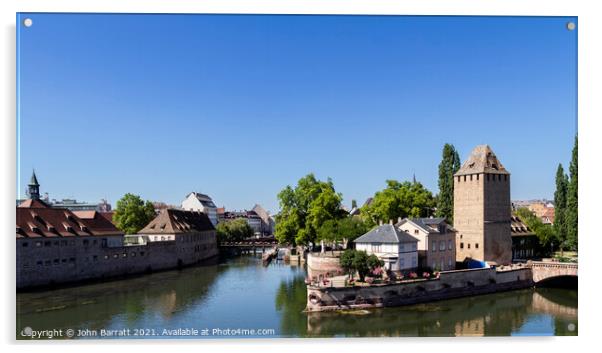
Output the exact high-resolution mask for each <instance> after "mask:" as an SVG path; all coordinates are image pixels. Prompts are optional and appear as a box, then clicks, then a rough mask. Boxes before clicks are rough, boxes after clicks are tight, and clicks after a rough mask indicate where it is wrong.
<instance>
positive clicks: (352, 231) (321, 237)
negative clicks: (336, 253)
mask: <svg viewBox="0 0 602 353" xmlns="http://www.w3.org/2000/svg"><path fill="white" fill-rule="evenodd" d="M367 231H368V227H367V226H366V224H365V223H364V222H363V221H362V220H361V219H358V218H357V217H346V218H341V219H338V220H337V219H329V220H327V221H325V222H324V223H323V224H322V225H321V226H320V228H318V231H317V237H316V240H317V241H321V242H324V243H330V244H333V248H334V247H335V246H336V245H337V244H340V243H343V248H347V244H348V243H349V241H352V240H354V239H355V238H357V237H359V236H360V235H362V234H364V233H366V232H367Z"/></svg>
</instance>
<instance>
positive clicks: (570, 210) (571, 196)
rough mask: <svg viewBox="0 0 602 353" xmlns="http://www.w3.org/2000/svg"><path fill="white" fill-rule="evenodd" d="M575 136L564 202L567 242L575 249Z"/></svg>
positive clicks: (577, 215)
mask: <svg viewBox="0 0 602 353" xmlns="http://www.w3.org/2000/svg"><path fill="white" fill-rule="evenodd" d="M577 156H578V153H577V136H575V145H574V146H573V152H572V156H571V164H570V165H569V173H570V176H571V179H570V182H569V185H568V193H567V203H566V233H567V242H568V245H569V247H570V248H571V249H574V250H576V249H577V243H578V241H577V238H578V231H579V229H578V228H579V202H578V185H577V184H578V176H577V162H578V158H577Z"/></svg>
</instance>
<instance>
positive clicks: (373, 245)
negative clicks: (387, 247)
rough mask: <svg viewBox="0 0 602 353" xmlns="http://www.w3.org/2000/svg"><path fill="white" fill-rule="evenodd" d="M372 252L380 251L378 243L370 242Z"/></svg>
mask: <svg viewBox="0 0 602 353" xmlns="http://www.w3.org/2000/svg"><path fill="white" fill-rule="evenodd" d="M372 252H373V253H375V252H380V244H378V245H377V244H372Z"/></svg>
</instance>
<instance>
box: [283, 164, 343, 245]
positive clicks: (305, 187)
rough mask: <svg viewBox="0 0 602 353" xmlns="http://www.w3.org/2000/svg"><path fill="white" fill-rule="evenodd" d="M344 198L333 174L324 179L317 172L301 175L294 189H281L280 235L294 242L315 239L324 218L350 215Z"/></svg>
mask: <svg viewBox="0 0 602 353" xmlns="http://www.w3.org/2000/svg"><path fill="white" fill-rule="evenodd" d="M342 199H343V197H342V195H341V194H340V193H337V192H336V191H335V189H334V185H333V183H332V180H330V178H329V179H328V180H327V181H320V180H317V179H316V177H315V176H314V175H313V174H308V175H306V176H304V177H303V178H301V179H299V181H298V182H297V186H296V187H295V188H294V189H293V188H292V187H291V186H290V185H289V186H287V187H285V188H284V189H283V190H282V191H280V193H278V201H279V203H280V209H281V211H280V213H279V214H278V216H277V219H276V232H275V236H276V239H277V240H278V242H279V243H281V244H282V243H289V244H291V245H293V246H295V245H296V244H300V245H308V244H310V243H314V242H315V240H316V237H317V231H318V229H319V228H320V227H321V226H322V224H324V222H326V221H328V220H333V219H334V220H336V219H340V218H343V217H345V216H346V214H347V213H346V212H345V211H344V210H343V209H342V208H341V200H342Z"/></svg>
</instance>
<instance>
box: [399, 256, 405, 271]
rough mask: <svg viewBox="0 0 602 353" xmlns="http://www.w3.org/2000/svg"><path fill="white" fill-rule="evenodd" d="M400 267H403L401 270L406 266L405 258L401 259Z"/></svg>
mask: <svg viewBox="0 0 602 353" xmlns="http://www.w3.org/2000/svg"><path fill="white" fill-rule="evenodd" d="M399 266H401V268H403V267H404V266H405V259H404V258H403V257H402V258H401V259H399Z"/></svg>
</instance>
